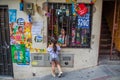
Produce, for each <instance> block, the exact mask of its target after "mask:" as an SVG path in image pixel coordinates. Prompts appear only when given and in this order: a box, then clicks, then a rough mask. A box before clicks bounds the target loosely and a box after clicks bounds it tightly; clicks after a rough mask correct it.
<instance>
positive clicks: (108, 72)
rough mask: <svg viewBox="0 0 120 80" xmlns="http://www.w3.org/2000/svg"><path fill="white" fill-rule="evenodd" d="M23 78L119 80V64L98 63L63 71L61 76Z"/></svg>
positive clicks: (40, 79) (36, 79)
mask: <svg viewBox="0 0 120 80" xmlns="http://www.w3.org/2000/svg"><path fill="white" fill-rule="evenodd" d="M24 80H120V65H100V66H96V67H92V68H88V69H82V70H77V71H72V72H65V73H64V74H63V77H61V78H58V77H56V78H53V77H52V76H51V74H50V75H47V76H44V77H41V78H39V77H37V78H33V79H24Z"/></svg>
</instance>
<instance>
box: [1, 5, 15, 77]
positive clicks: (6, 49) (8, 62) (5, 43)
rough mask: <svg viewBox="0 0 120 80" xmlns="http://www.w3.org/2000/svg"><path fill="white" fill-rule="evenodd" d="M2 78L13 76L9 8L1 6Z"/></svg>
mask: <svg viewBox="0 0 120 80" xmlns="http://www.w3.org/2000/svg"><path fill="white" fill-rule="evenodd" d="M0 76H10V77H12V76H13V66H12V59H11V51H10V32H9V16H8V6H0Z"/></svg>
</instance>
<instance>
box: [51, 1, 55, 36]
mask: <svg viewBox="0 0 120 80" xmlns="http://www.w3.org/2000/svg"><path fill="white" fill-rule="evenodd" d="M51 8H52V9H51V10H52V12H51V13H52V37H53V32H54V30H53V29H54V26H53V17H54V16H53V14H54V13H53V3H52V7H51Z"/></svg>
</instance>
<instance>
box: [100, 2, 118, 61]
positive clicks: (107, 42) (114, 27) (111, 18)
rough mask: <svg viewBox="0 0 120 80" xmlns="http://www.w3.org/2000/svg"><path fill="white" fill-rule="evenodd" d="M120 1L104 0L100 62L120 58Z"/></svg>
mask: <svg viewBox="0 0 120 80" xmlns="http://www.w3.org/2000/svg"><path fill="white" fill-rule="evenodd" d="M119 22H120V1H119V0H103V12H102V23H101V35H100V47H99V63H104V62H106V61H119V60H120V50H119V49H120V48H119V46H120V45H118V44H120V37H119V36H120V34H119V33H120V31H119V27H120V24H119Z"/></svg>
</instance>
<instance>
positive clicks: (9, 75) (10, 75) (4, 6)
mask: <svg viewBox="0 0 120 80" xmlns="http://www.w3.org/2000/svg"><path fill="white" fill-rule="evenodd" d="M0 8H6V10H7V12H6V14H7V18H8V20H7V21H6V22H7V24H6V25H7V27H8V31H7V32H8V33H6V32H5V33H6V34H9V33H10V28H9V8H8V5H0ZM4 18H5V16H4ZM4 23H5V22H4ZM5 31H6V30H5ZM8 38H9V40H8V42H9V41H10V35H8ZM8 46H9V50H10V52H9V53H10V54H11V46H10V42H9V44H8ZM10 57H11V58H10V60H11V63H10V64H11V68H10V69H12V70H11V74H8V75H4V74H3V75H0V77H3V78H4V77H11V78H14V72H13V63H12V54H11V56H10ZM3 63H4V62H3ZM8 69H9V68H8ZM8 72H9V71H8Z"/></svg>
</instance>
